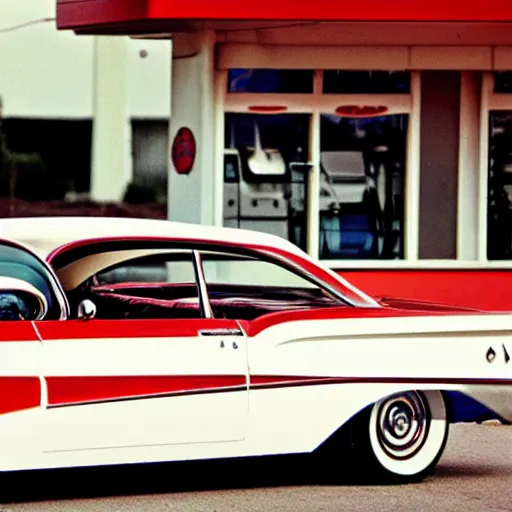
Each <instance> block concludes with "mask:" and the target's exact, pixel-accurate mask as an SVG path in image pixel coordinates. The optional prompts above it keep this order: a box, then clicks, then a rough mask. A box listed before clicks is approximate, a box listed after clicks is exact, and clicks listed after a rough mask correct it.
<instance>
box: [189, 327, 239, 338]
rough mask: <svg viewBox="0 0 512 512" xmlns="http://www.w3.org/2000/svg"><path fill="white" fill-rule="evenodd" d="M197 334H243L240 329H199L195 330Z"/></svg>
mask: <svg viewBox="0 0 512 512" xmlns="http://www.w3.org/2000/svg"><path fill="white" fill-rule="evenodd" d="M197 334H199V336H243V335H244V333H243V332H242V331H241V330H240V329H201V330H200V331H197Z"/></svg>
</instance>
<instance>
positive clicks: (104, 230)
mask: <svg viewBox="0 0 512 512" xmlns="http://www.w3.org/2000/svg"><path fill="white" fill-rule="evenodd" d="M124 236H129V237H169V238H182V239H190V240H204V241H212V242H214V241H224V242H233V243H247V244H254V245H263V246H268V247H271V248H278V249H283V250H285V251H288V252H291V253H295V254H300V255H301V256H303V257H304V256H305V253H304V252H303V251H301V250H300V249H299V248H298V247H297V246H295V245H294V244H292V243H291V242H289V241H288V240H285V239H284V238H281V237H278V236H275V235H269V234H266V233H260V232H257V231H249V230H244V229H238V228H237V229H234V228H224V227H214V226H205V225H199V224H188V223H184V222H171V221H166V220H155V219H141V218H125V217H123V218H121V217H20V218H8V219H0V237H2V238H4V239H8V240H14V241H16V242H19V243H21V244H24V245H26V246H28V247H31V248H33V249H34V250H36V251H37V253H38V254H39V255H41V256H43V257H46V256H47V255H48V254H50V253H51V252H52V251H53V250H55V249H56V248H58V247H60V246H63V245H66V244H69V243H71V242H76V241H79V240H88V239H97V238H114V237H124Z"/></svg>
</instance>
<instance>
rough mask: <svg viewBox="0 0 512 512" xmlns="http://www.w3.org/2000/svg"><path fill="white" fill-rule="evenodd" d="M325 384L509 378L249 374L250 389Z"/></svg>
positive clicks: (506, 382)
mask: <svg viewBox="0 0 512 512" xmlns="http://www.w3.org/2000/svg"><path fill="white" fill-rule="evenodd" d="M327 384H439V385H440V386H442V385H443V384H462V385H471V384H474V385H485V386H510V387H511V388H512V378H510V379H502V378H498V379H488V378H487V379H478V378H464V377H461V378H458V377H311V376H296V377H292V376H281V375H256V376H251V381H250V389H275V388H283V387H300V386H318V385H327Z"/></svg>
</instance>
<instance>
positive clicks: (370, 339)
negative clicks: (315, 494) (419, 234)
mask: <svg viewBox="0 0 512 512" xmlns="http://www.w3.org/2000/svg"><path fill="white" fill-rule="evenodd" d="M0 238H1V239H3V240H6V241H12V242H14V243H15V244H17V245H19V247H20V248H21V247H23V248H24V249H23V250H25V249H26V250H27V251H30V252H31V254H34V255H35V254H37V255H38V257H39V258H40V261H41V264H42V265H43V263H42V260H43V259H46V260H47V263H45V264H44V265H45V268H46V269H47V270H48V272H49V273H51V276H53V278H54V280H55V281H60V282H59V284H55V283H54V288H53V291H54V292H55V294H56V295H59V304H61V306H62V307H61V309H62V311H61V314H60V316H58V318H57V317H55V318H53V319H42V320H26V321H21V322H14V321H7V322H1V323H0V325H1V326H2V334H1V335H0V385H2V386H3V391H2V393H1V394H0V433H1V435H0V454H1V457H0V470H3V471H12V470H26V469H43V468H57V467H72V466H94V465H107V464H108V465H110V464H124V463H139V462H158V461H178V460H193V459H211V458H226V457H229V458H231V457H245V456H256V455H273V454H292V453H311V452H314V451H315V450H316V449H317V448H318V447H319V446H321V445H322V444H323V443H324V442H325V441H326V440H327V439H329V438H331V436H333V435H334V434H335V433H336V432H337V431H338V430H339V429H340V428H341V427H342V426H344V425H346V424H348V423H349V422H350V421H351V420H352V419H353V418H354V417H356V416H357V415H358V414H359V413H361V411H363V410H365V409H366V408H368V407H373V405H374V404H376V403H378V402H379V401H381V400H386V399H387V397H391V396H395V395H398V396H400V395H401V394H403V393H407V392H409V391H415V392H416V391H418V392H420V393H423V394H424V396H426V397H427V398H428V399H430V402H429V404H430V407H431V411H430V413H429V427H428V432H427V431H425V432H423V433H422V434H421V435H425V436H426V437H425V441H424V442H423V444H422V445H421V450H419V449H418V450H419V451H418V455H415V456H411V457H410V458H407V457H406V458H405V459H404V460H402V459H401V458H400V457H396V458H393V457H385V456H382V457H380V456H379V454H378V453H377V454H374V455H375V457H376V458H377V459H378V460H379V462H380V464H381V466H384V468H385V469H386V470H387V471H388V472H391V473H392V474H396V475H400V476H414V475H417V474H420V473H422V472H423V471H424V470H425V469H426V468H427V466H430V465H431V464H435V462H436V461H437V457H438V456H440V454H441V453H442V448H443V447H444V440H443V439H442V438H443V436H444V435H445V433H444V432H445V431H444V425H445V423H449V422H450V417H449V416H447V414H445V412H443V411H444V409H443V407H444V406H443V407H441V406H439V407H440V408H439V411H441V412H439V416H436V414H438V413H437V412H436V407H437V406H435V405H432V404H435V403H437V402H436V400H437V401H439V397H440V396H443V397H444V400H445V401H446V404H445V405H446V410H447V411H449V408H450V404H451V402H450V399H449V398H447V397H448V396H449V395H448V394H447V393H454V392H457V393H460V394H462V395H464V396H466V397H469V398H471V399H473V400H476V401H477V402H478V403H480V404H483V405H484V406H485V407H486V408H488V409H489V410H491V411H493V413H495V414H496V416H497V417H499V418H502V419H503V420H505V421H512V363H509V360H510V357H508V355H509V354H512V314H503V313H501V314H485V313H481V312H477V311H464V310H460V311H458V310H455V309H454V310H450V309H448V308H447V309H446V310H444V311H442V310H435V309H429V308H427V307H425V308H423V309H393V308H389V307H383V306H382V305H381V304H379V302H378V301H376V300H374V299H372V298H370V297H368V296H367V295H365V294H364V293H362V292H360V291H359V290H357V289H356V288H354V287H353V286H351V285H350V284H349V283H347V282H346V281H345V280H343V279H342V278H341V277H340V276H338V275H337V274H335V273H334V272H332V271H330V270H328V269H325V268H323V267H321V266H320V265H319V264H318V263H317V262H315V261H313V260H312V259H311V258H309V257H308V256H307V255H305V254H304V253H302V251H300V250H299V249H297V248H296V247H295V246H293V245H291V244H289V243H288V242H286V241H285V240H283V239H280V238H277V237H273V236H270V235H265V234H261V233H256V232H250V231H243V230H238V229H224V228H213V227H206V226H193V225H188V224H177V223H172V222H165V221H150V220H137V219H95V218H52V219H45V218H41V219H4V220H0ZM128 239H129V240H131V242H130V243H133V244H137V243H141V244H142V245H141V246H140V249H133V247H132V248H131V249H130V250H131V251H135V253H136V254H138V255H139V256H140V255H141V254H146V253H147V254H149V253H151V254H152V252H151V251H154V252H155V253H162V252H165V250H166V249H164V248H163V245H162V244H165V243H166V242H169V243H175V242H176V241H179V243H180V244H181V245H183V244H184V245H185V246H187V243H191V244H197V243H200V244H202V245H201V247H203V248H204V247H207V246H208V244H212V243H214V244H221V245H222V246H224V247H226V248H227V249H231V248H233V247H236V248H237V250H238V249H239V248H240V249H243V248H248V249H251V250H254V251H257V252H259V253H261V254H265V255H270V256H271V257H272V258H274V259H275V262H276V264H279V263H282V262H286V261H288V262H291V261H293V264H294V265H299V266H300V265H304V268H306V267H307V268H306V273H305V275H306V276H307V275H311V274H315V273H316V278H317V279H319V280H324V279H325V280H327V281H326V282H327V285H326V286H327V288H333V287H334V288H336V287H337V290H338V291H339V292H340V293H341V294H345V295H346V297H348V301H349V302H350V303H351V305H344V306H343V307H341V306H340V307H332V308H331V307H326V308H320V309H316V308H304V309H301V308H298V309H297V308H296V309H293V310H291V311H281V312H269V313H267V314H263V315H261V316H259V317H258V318H255V319H252V320H247V319H238V318H208V317H207V318H186V319H175V318H170V319H165V318H164V319H162V318H158V319H151V318H149V319H145V318H144V319H128V320H124V319H108V318H107V319H97V318H90V319H87V318H85V319H84V318H81V319H80V318H76V311H73V308H71V310H70V308H69V305H68V304H67V302H68V297H67V294H68V290H66V286H65V285H62V283H64V284H65V283H71V282H72V281H73V279H72V278H71V277H70V276H71V275H75V276H76V275H78V274H77V272H78V271H77V270H75V269H74V268H73V267H66V265H71V263H69V262H68V263H66V264H65V265H64V264H63V265H62V266H58V265H57V267H56V266H55V265H56V263H55V262H57V261H58V258H59V257H62V255H63V254H66V251H69V250H70V249H73V248H74V247H82V246H83V247H87V246H89V245H91V246H92V245H93V243H104V242H107V241H109V242H110V243H111V244H114V246H115V244H116V243H118V242H119V241H123V240H128ZM153 242H155V243H156V242H158V244H159V246H158V248H157V249H149V248H148V247H149V246H148V245H147V244H151V243H153ZM5 243H7V242H5ZM1 244H2V242H0V245H1ZM144 244H145V245H144ZM134 247H135V246H134ZM187 247H188V246H187ZM194 247H195V246H194ZM20 250H21V249H20ZM173 250H174V249H173ZM194 250H195V249H194ZM198 250H199V249H198ZM109 251H111V254H112V255H113V256H112V257H114V260H115V258H117V256H115V255H116V254H117V253H116V251H115V250H113V249H112V248H111V249H109ZM137 251H138V252H137ZM135 253H134V254H135ZM139 253H140V254H139ZM101 254H102V255H101V256H97V255H95V254H92V256H91V259H90V260H87V261H86V259H87V257H89V256H85V257H84V258H85V259H84V262H86V263H87V265H89V267H88V266H87V265H86V263H80V264H81V265H82V267H80V269H82V270H80V272H84V270H83V268H85V269H86V270H87V269H89V268H90V269H95V270H94V271H96V270H97V269H98V268H100V267H101V264H103V265H104V266H106V265H107V264H106V263H102V262H104V261H107V260H108V258H107V260H104V258H105V257H106V256H105V255H104V254H103V253H101ZM81 257H82V256H81ZM114 260H112V261H114ZM121 260H122V258H121V259H120V260H119V261H121ZM77 261H79V262H80V261H82V260H77ZM109 261H110V260H109ZM116 261H117V260H116ZM110 263H112V262H111V261H110ZM66 268H68V270H69V269H71V270H69V271H68V273H67V274H66ZM90 273H93V270H90ZM91 275H92V274H91ZM60 276H62V277H60ZM5 279H8V278H7V277H6V278H5ZM76 279H78V278H76ZM6 283H7V282H6V281H2V272H1V268H0V290H1V289H2V288H8V285H7V284H6ZM203 284H204V283H203ZM69 286H71V285H69ZM73 287H74V284H73ZM198 289H200V290H201V283H199V284H198ZM203 291H204V290H203ZM203 298H204V297H203ZM276 304H279V303H276ZM276 307H281V306H276ZM201 331H203V332H201ZM439 392H442V395H441V394H439ZM422 396H423V395H422ZM429 397H430V398H429ZM427 401H428V400H427ZM449 402H450V403H449ZM373 410H374V411H376V409H375V408H374V409H373ZM372 414H373V413H372ZM375 414H376V413H375ZM452 419H453V417H452ZM410 420H411V418H409V420H408V421H409V422H410ZM372 421H373V420H372ZM369 435H370V441H371V442H372V443H374V444H373V445H372V446H374V448H375V446H377V444H375V443H377V441H376V440H375V439H374V438H375V435H376V434H375V429H372V428H370V434H369ZM418 435H420V433H419V434H418ZM441 441H442V442H441ZM429 443H430V444H432V449H431V450H430V448H429ZM441 445H442V446H441ZM418 446H419V445H418ZM429 450H430V451H429ZM374 451H375V450H374ZM438 452H439V453H438ZM379 457H380V458H379ZM434 459H436V460H434Z"/></svg>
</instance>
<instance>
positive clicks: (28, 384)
mask: <svg viewBox="0 0 512 512" xmlns="http://www.w3.org/2000/svg"><path fill="white" fill-rule="evenodd" d="M0 386H1V390H2V391H1V393H0V414H7V413H9V412H17V411H24V410H26V409H32V408H34V407H39V406H40V405H41V382H40V380H39V377H0Z"/></svg>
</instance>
